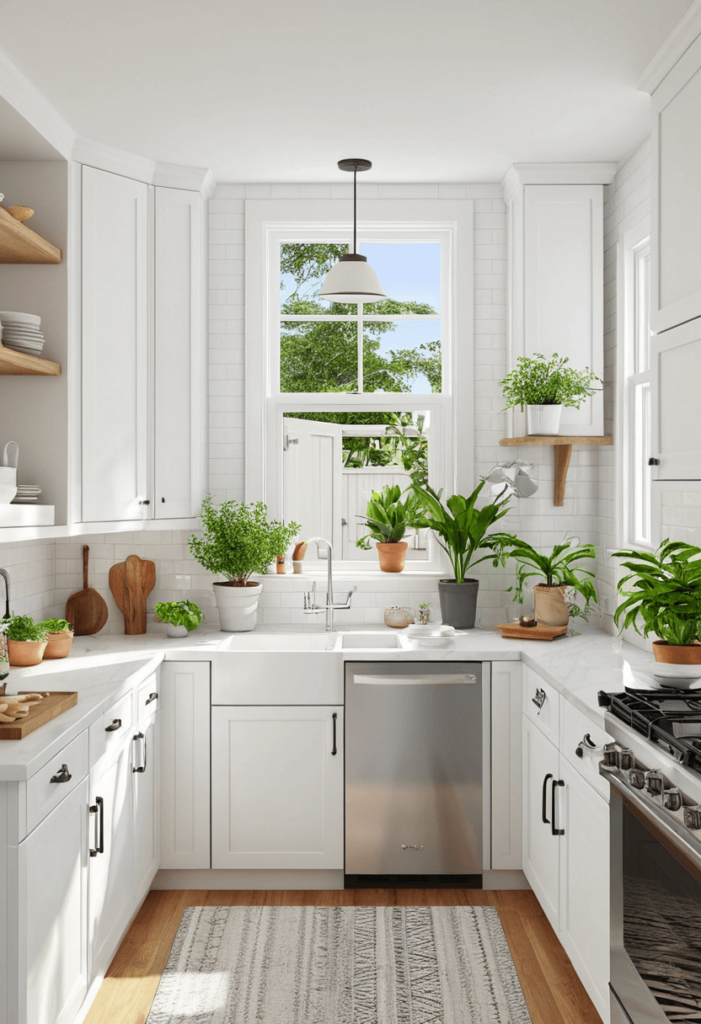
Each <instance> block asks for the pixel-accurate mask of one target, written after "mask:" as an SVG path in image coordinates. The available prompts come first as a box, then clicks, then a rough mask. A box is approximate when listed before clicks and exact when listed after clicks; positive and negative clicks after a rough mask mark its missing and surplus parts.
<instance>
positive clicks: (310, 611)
mask: <svg viewBox="0 0 701 1024" xmlns="http://www.w3.org/2000/svg"><path fill="white" fill-rule="evenodd" d="M312 541H314V542H315V543H316V547H317V551H318V550H319V545H320V544H325V545H326V548H327V553H326V561H327V571H326V604H317V603H316V580H314V582H313V583H312V589H311V590H310V591H309V592H308V593H306V594H305V595H304V614H305V615H318V614H319V613H320V612H326V629H327V631H329V630H332V629H333V613H334V612H335V611H344V610H345V609H347V608H350V606H351V599H352V597H353V594H354V593H355V592H356V590H357V589H358V588H357V587H353V589H352V590H349V591H348V593H347V595H346V600H345V602H344V603H343V604H336V603H335V602H334V599H333V547H332V546H331V541H328V540H326V538H325V537H310V538H309V541H308V543H309V544H311V543H312Z"/></svg>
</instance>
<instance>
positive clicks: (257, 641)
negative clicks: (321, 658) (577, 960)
mask: <svg viewBox="0 0 701 1024" xmlns="http://www.w3.org/2000/svg"><path fill="white" fill-rule="evenodd" d="M335 646H336V634H335V633H310V634H305V633H256V632H255V631H253V632H251V633H232V635H231V636H230V637H227V639H226V640H222V642H221V644H220V645H219V648H218V650H220V651H234V652H235V651H261V652H265V651H280V652H285V651H332V650H333V649H334V647H335Z"/></svg>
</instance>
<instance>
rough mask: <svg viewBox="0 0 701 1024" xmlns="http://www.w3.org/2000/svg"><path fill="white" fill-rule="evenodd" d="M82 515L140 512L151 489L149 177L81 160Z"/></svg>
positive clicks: (134, 516)
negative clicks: (146, 180) (138, 177)
mask: <svg viewBox="0 0 701 1024" xmlns="http://www.w3.org/2000/svg"><path fill="white" fill-rule="evenodd" d="M82 187H83V233H82V267H83V281H82V304H83V310H82V315H83V316H82V332H83V333H82V357H81V358H82V404H81V416H82V422H81V435H82V471H81V480H82V521H83V522H106V521H110V520H139V519H142V518H143V511H144V506H143V505H141V504H140V502H143V501H145V500H147V489H148V452H147V446H146V438H147V436H148V363H149V294H148V280H149V259H150V257H149V221H150V189H149V186H148V185H145V184H143V182H140V181H134V180H133V179H131V178H124V177H122V176H121V175H119V174H110V173H108V172H107V171H100V170H97V169H96V168H94V167H84V168H83V183H82Z"/></svg>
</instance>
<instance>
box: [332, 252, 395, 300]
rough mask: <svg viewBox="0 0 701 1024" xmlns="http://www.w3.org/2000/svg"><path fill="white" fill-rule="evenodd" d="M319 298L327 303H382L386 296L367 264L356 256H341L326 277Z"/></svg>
mask: <svg viewBox="0 0 701 1024" xmlns="http://www.w3.org/2000/svg"><path fill="white" fill-rule="evenodd" d="M319 298H320V299H327V300H328V301H329V302H382V301H383V300H384V299H386V298H387V296H386V295H385V293H384V292H383V291H382V285H381V284H380V282H379V279H378V277H377V274H376V273H375V271H374V270H373V269H372V267H371V266H370V264H369V263H367V262H366V261H365V260H364V259H359V258H358V256H352V257H351V258H348V257H347V256H341V258H340V260H339V261H338V263H336V264H335V266H333V267H331V270H329V272H328V274H327V275H326V278H325V280H324V283H323V285H322V286H321V291H320V292H319Z"/></svg>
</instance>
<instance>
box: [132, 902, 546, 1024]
mask: <svg viewBox="0 0 701 1024" xmlns="http://www.w3.org/2000/svg"><path fill="white" fill-rule="evenodd" d="M530 1020H531V1018H530V1016H529V1014H528V1010H527V1008H526V1003H525V1000H524V998H523V993H522V991H521V986H520V984H519V981H518V977H517V975H516V970H515V968H514V963H513V960H512V959H511V953H510V952H509V947H508V944H507V942H506V937H505V935H504V931H503V929H502V926H501V922H500V921H499V915H498V913H497V911H496V909H495V908H494V907H464V906H461V907H190V908H189V909H187V910H186V911H185V913H184V914H183V919H182V922H181V924H180V928H179V930H178V934H177V936H176V938H175V942H174V943H173V948H172V950H171V954H170V957H169V960H168V964H167V966H166V969H165V971H164V974H163V977H162V979H161V983H160V985H159V987H158V992H157V993H156V998H155V1000H154V1002H153V1006H152V1008H151V1012H150V1014H149V1017H148V1022H147V1024H468V1022H469V1024H530Z"/></svg>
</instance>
